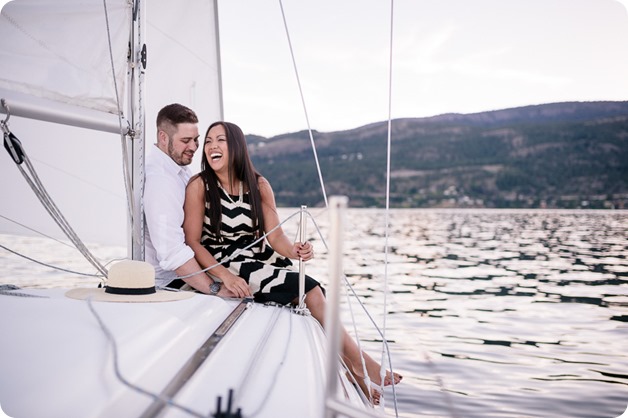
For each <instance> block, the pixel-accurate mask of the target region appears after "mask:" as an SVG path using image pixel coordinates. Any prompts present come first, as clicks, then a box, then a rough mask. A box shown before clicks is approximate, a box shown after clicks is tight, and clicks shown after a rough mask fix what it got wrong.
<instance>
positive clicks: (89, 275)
mask: <svg viewBox="0 0 628 418" xmlns="http://www.w3.org/2000/svg"><path fill="white" fill-rule="evenodd" d="M0 248H2V249H4V250H5V251H8V252H10V253H12V254H15V255H17V256H18V257H22V258H25V259H27V260H28V261H32V262H33V263H37V264H40V265H42V266H45V267H49V268H51V269H55V270H60V271H65V272H66V273H72V274H77V275H79V276H87V277H98V278H99V279H103V275H102V274H93V273H81V272H78V271H74V270H68V269H64V268H62V267H57V266H53V265H52V264H47V263H44V262H43V261H38V260H35V259H34V258H31V257H28V256H26V255H24V254H21V253H18V252H17V251H14V250H12V249H10V248H8V247H5V246H4V245H2V244H0Z"/></svg>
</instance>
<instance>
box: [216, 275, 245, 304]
mask: <svg viewBox="0 0 628 418" xmlns="http://www.w3.org/2000/svg"><path fill="white" fill-rule="evenodd" d="M222 283H223V285H224V286H225V287H226V288H227V289H228V290H229V291H230V292H231V293H233V294H234V295H235V297H236V298H245V297H248V296H252V294H251V288H250V287H249V284H248V283H247V282H246V281H245V280H244V279H243V278H242V277H238V276H236V275H235V274H229V276H228V277H223V278H222Z"/></svg>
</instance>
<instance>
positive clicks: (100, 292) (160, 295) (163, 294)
mask: <svg viewBox="0 0 628 418" xmlns="http://www.w3.org/2000/svg"><path fill="white" fill-rule="evenodd" d="M65 295H66V296H67V297H69V298H72V299H80V300H86V299H88V298H89V299H91V300H93V301H96V302H120V303H142V302H172V301H177V300H183V299H189V298H191V297H192V296H194V292H170V291H167V290H157V292H156V293H151V294H148V295H118V294H113V293H106V292H105V289H104V288H96V289H94V288H86V287H78V288H76V289H70V290H68V291H67V292H65Z"/></svg>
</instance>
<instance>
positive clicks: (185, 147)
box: [160, 123, 199, 166]
mask: <svg viewBox="0 0 628 418" xmlns="http://www.w3.org/2000/svg"><path fill="white" fill-rule="evenodd" d="M162 132H163V131H162ZM163 133H164V134H165V135H166V137H167V141H168V148H167V154H168V155H169V156H170V158H172V159H173V160H174V162H175V163H177V164H178V165H182V166H183V165H189V164H190V163H191V162H192V158H193V157H194V153H195V152H196V149H197V148H198V136H199V135H198V126H197V124H195V123H180V124H179V125H177V131H176V132H175V133H174V135H172V136H168V134H167V133H165V132H163ZM160 134H161V133H160Z"/></svg>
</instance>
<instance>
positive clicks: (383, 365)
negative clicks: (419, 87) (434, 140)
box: [379, 0, 399, 416]
mask: <svg viewBox="0 0 628 418" xmlns="http://www.w3.org/2000/svg"><path fill="white" fill-rule="evenodd" d="M394 3H395V1H394V0H390V37H389V51H388V133H387V140H386V210H385V215H384V223H385V228H384V230H385V239H384V302H383V304H382V305H383V315H382V332H383V333H382V340H383V341H386V316H387V315H386V311H387V309H388V252H389V245H388V244H389V236H390V161H391V149H392V146H391V144H392V78H393V77H392V69H393V34H394V31H393V28H394V25H393V23H394V21H393V18H394ZM387 348H388V346H387V345H384V344H382V353H381V360H380V365H381V368H380V372H379V375H380V378H381V381H382V383H383V382H384V378H385V376H386V363H385V362H384V359H385V358H386V356H385V353H384V350H387ZM388 354H389V355H388V362H389V363H390V353H388ZM389 366H390V369H391V370H392V369H393V367H392V364H389ZM391 373H392V372H391ZM394 380H395V379H394V375H393V376H392V381H393V382H392V390H393V399H395V413H396V414H397V416H398V415H399V413H398V411H397V402H396V399H397V391H396V388H395V386H396V385H395V382H394Z"/></svg>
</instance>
